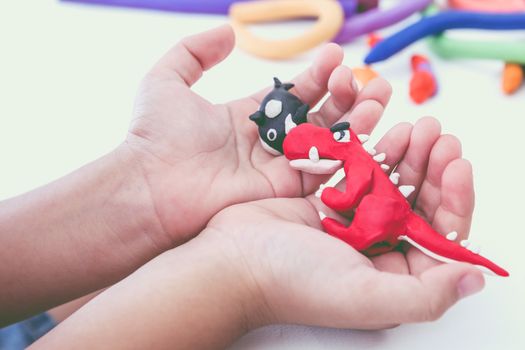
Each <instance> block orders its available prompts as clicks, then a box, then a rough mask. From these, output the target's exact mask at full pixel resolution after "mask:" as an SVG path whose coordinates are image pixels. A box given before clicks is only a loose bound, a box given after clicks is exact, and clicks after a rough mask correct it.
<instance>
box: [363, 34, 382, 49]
mask: <svg viewBox="0 0 525 350" xmlns="http://www.w3.org/2000/svg"><path fill="white" fill-rule="evenodd" d="M381 40H383V38H382V37H381V36H380V35H379V34H377V33H370V34H368V38H367V40H366V43H367V45H368V47H369V48H373V47H374V46H376V45H377V43H378V42H380V41H381Z"/></svg>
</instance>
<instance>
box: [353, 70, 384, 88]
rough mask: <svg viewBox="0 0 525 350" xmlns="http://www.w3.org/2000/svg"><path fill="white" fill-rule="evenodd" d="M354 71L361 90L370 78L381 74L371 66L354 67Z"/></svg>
mask: <svg viewBox="0 0 525 350" xmlns="http://www.w3.org/2000/svg"><path fill="white" fill-rule="evenodd" d="M352 73H353V74H354V78H355V80H356V81H357V83H358V85H359V89H360V90H361V89H362V88H364V87H365V86H366V84H368V83H369V82H370V80H372V79H374V78H377V77H378V76H379V74H378V73H377V72H376V71H375V70H373V69H372V68H370V66H364V67H357V68H353V69H352Z"/></svg>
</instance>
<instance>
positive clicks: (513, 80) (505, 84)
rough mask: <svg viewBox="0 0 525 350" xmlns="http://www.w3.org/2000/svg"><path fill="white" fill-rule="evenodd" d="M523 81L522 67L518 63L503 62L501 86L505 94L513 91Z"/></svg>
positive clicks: (510, 93)
mask: <svg viewBox="0 0 525 350" xmlns="http://www.w3.org/2000/svg"><path fill="white" fill-rule="evenodd" d="M522 83H523V68H521V66H520V65H519V64H515V63H505V68H504V69H503V80H502V88H503V92H505V93H506V94H507V95H512V94H513V93H515V92H516V91H517V90H518V89H519V88H520V86H521V84H522Z"/></svg>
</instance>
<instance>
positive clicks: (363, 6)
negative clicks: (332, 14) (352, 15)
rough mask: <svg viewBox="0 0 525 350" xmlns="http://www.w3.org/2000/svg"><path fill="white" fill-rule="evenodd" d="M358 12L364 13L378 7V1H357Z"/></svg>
mask: <svg viewBox="0 0 525 350" xmlns="http://www.w3.org/2000/svg"><path fill="white" fill-rule="evenodd" d="M358 2H359V6H358V7H357V8H358V11H359V12H366V11H369V10H372V9H375V8H377V7H378V6H379V0H359V1H358Z"/></svg>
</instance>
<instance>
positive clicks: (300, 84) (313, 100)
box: [252, 44, 344, 108]
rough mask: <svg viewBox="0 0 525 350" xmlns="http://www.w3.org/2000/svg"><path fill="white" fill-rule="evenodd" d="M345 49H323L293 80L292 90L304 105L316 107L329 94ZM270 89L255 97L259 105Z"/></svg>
mask: <svg viewBox="0 0 525 350" xmlns="http://www.w3.org/2000/svg"><path fill="white" fill-rule="evenodd" d="M343 56H344V53H343V49H341V47H340V46H339V45H337V44H327V45H325V46H324V47H323V49H322V50H321V52H320V53H319V55H318V56H317V57H316V59H315V60H314V62H313V64H312V65H311V66H310V68H308V69H307V70H306V71H304V72H303V73H301V74H299V75H298V76H297V77H295V78H294V79H293V80H292V83H294V84H295V87H294V88H293V89H292V90H291V92H292V93H293V94H295V95H296V96H297V97H299V98H300V99H301V100H302V101H303V102H304V103H306V104H308V105H310V108H312V107H314V106H315V105H316V104H317V103H318V102H319V100H321V98H323V96H324V95H326V93H327V92H328V80H329V79H330V75H331V74H332V72H333V71H334V69H335V68H336V67H337V66H339V65H340V64H341V62H343ZM269 92H270V89H269V88H267V89H264V90H262V91H259V92H258V93H256V94H255V95H253V96H252V97H253V99H254V100H255V101H256V102H257V104H261V102H262V100H263V99H264V97H265V96H266V95H267V94H268V93H269Z"/></svg>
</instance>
